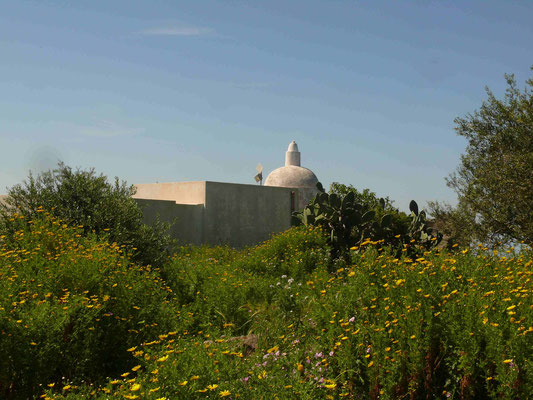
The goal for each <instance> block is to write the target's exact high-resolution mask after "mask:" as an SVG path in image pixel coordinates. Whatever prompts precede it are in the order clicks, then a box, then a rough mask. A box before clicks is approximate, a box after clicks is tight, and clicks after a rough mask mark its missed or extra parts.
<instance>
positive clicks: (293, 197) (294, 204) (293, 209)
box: [291, 191, 296, 213]
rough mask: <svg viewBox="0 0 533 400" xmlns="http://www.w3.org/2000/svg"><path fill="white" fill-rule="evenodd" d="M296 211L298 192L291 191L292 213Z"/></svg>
mask: <svg viewBox="0 0 533 400" xmlns="http://www.w3.org/2000/svg"><path fill="white" fill-rule="evenodd" d="M294 211H296V193H295V192H294V191H292V192H291V213H293V212H294Z"/></svg>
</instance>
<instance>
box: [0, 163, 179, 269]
mask: <svg viewBox="0 0 533 400" xmlns="http://www.w3.org/2000/svg"><path fill="white" fill-rule="evenodd" d="M134 193H135V188H134V187H133V186H128V185H126V183H125V182H119V180H118V178H115V182H114V184H111V183H109V182H108V181H107V178H106V177H105V176H104V175H97V174H96V173H95V171H94V169H90V170H88V171H84V170H80V169H77V170H72V168H70V167H68V166H66V165H64V164H63V163H59V164H58V167H57V168H56V169H55V170H53V171H47V172H44V173H42V174H40V175H38V176H37V177H34V176H33V175H32V174H31V173H30V175H29V177H28V180H27V181H25V182H24V183H23V184H18V185H15V186H13V187H12V188H11V189H10V190H9V193H8V197H7V199H6V200H5V202H6V203H7V205H3V206H2V207H1V208H0V211H1V214H2V215H3V216H4V218H3V221H2V222H3V224H4V230H5V229H8V230H9V215H10V214H11V213H12V212H13V211H16V212H17V213H19V214H22V215H24V216H25V217H26V218H27V219H28V220H31V219H32V218H34V217H35V216H36V215H37V214H38V212H39V211H41V210H43V209H44V210H46V211H48V212H50V213H51V214H52V215H54V216H55V217H57V218H59V219H61V220H63V221H64V222H65V223H67V224H69V225H73V226H78V225H81V226H82V229H83V233H84V234H85V235H86V234H88V233H95V234H96V235H98V236H101V237H102V236H105V237H106V238H108V240H109V241H110V243H113V242H116V243H118V244H119V245H120V246H122V247H123V248H124V249H125V250H126V251H127V252H128V254H130V256H131V258H132V260H134V261H135V262H137V263H139V264H142V265H148V264H151V265H160V264H161V263H164V262H166V261H167V260H168V256H169V254H170V250H169V246H170V245H171V244H172V241H171V239H170V236H169V235H168V229H169V226H168V225H165V224H156V225H155V226H148V225H146V224H144V223H143V222H142V218H143V215H142V211H141V210H140V208H139V207H138V205H137V203H136V202H135V200H134V199H133V198H132V197H131V196H132V195H133V194H134ZM6 225H7V226H6Z"/></svg>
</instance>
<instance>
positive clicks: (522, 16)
mask: <svg viewBox="0 0 533 400" xmlns="http://www.w3.org/2000/svg"><path fill="white" fill-rule="evenodd" d="M0 9H1V12H0V160H1V168H0V193H6V192H7V189H6V187H9V186H11V185H14V184H16V183H19V182H21V181H22V180H24V178H25V177H26V176H27V175H28V171H29V170H30V169H31V170H33V171H36V172H39V171H41V170H43V169H48V168H51V167H53V166H54V165H55V164H56V161H57V160H59V159H60V160H63V161H64V162H65V163H66V164H68V165H71V166H80V167H82V168H89V167H94V168H95V169H96V170H97V171H98V172H102V173H104V174H106V175H108V176H110V177H114V176H118V177H119V178H121V179H124V180H126V181H127V182H128V183H148V182H155V181H159V182H170V181H188V180H213V181H221V182H237V183H250V184H252V183H253V182H254V181H253V176H254V174H255V167H256V165H257V163H259V162H260V163H261V164H262V165H263V166H264V168H265V172H266V173H268V172H270V171H271V170H273V169H275V168H277V167H279V166H281V165H283V162H284V152H285V150H286V148H287V145H288V144H289V142H290V141H291V140H296V142H297V143H298V145H299V147H300V151H301V152H302V165H303V166H306V167H308V168H310V169H312V170H313V171H314V172H315V173H316V174H317V176H318V178H319V179H320V180H321V181H322V182H323V183H324V185H325V186H329V184H330V183H331V182H333V181H338V182H342V183H346V184H353V185H354V186H356V187H357V188H359V189H363V188H370V189H371V190H373V191H375V192H377V193H378V195H382V196H386V195H388V196H389V197H390V198H391V199H393V200H395V201H396V205H397V206H399V207H400V208H402V209H406V208H407V204H408V202H409V200H410V199H415V200H417V201H418V202H419V204H421V205H424V204H425V202H426V201H428V200H435V199H439V200H445V201H449V202H452V203H453V202H454V201H455V193H454V192H453V191H451V190H450V189H449V188H447V187H446V184H445V181H444V177H445V176H447V175H448V174H449V173H451V172H452V171H453V170H454V169H455V168H456V167H457V165H458V163H459V158H460V154H461V153H462V152H463V151H464V148H465V145H466V142H465V141H464V139H463V138H461V137H458V136H457V135H456V134H455V132H454V129H453V128H454V126H455V124H454V122H453V120H454V118H456V117H458V116H464V115H466V114H467V113H469V112H473V111H474V110H476V109H478V108H479V106H480V105H481V103H482V101H483V100H484V99H486V94H485V90H484V88H485V86H488V87H489V88H491V89H492V90H493V91H494V92H495V94H496V95H497V96H502V94H503V92H504V90H505V86H506V84H505V80H504V74H505V73H514V74H515V76H516V78H517V81H518V82H519V85H520V86H521V87H523V85H524V81H525V80H526V79H527V78H528V77H530V76H531V75H532V73H531V71H530V67H531V65H533V58H532V55H533V45H532V43H533V24H532V23H531V21H532V20H533V4H532V2H530V1H521V2H518V1H505V2H504V1H479V2H471V1H439V2H437V1H421V0H420V1H409V2H408V1H394V2H393V1H390V2H380V1H287V0H284V1H272V0H271V1H247V2H236V1H219V2H214V1H213V2H211V1H209V2H208V1H201V0H195V1H190V2H189V1H144V2H141V1H132V0H128V1H112V0H109V1H94V0H92V1H82V0H77V1H66V0H63V1H45V0H40V1H20V0H18V1H3V0H0Z"/></svg>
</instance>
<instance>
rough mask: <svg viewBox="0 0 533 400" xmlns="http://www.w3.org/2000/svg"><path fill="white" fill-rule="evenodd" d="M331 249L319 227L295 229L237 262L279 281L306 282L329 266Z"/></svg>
mask: <svg viewBox="0 0 533 400" xmlns="http://www.w3.org/2000/svg"><path fill="white" fill-rule="evenodd" d="M329 261H330V260H329V247H328V244H327V240H326V237H325V236H324V234H323V232H322V231H321V230H320V229H319V228H315V227H303V226H301V227H293V228H291V229H289V230H287V231H285V232H283V233H281V234H279V235H274V236H273V237H272V239H270V240H268V241H266V242H264V243H263V244H261V245H259V246H256V247H253V248H251V249H250V250H249V252H247V253H245V254H244V256H243V257H241V259H240V260H239V261H238V262H237V265H238V266H239V268H242V269H244V270H247V271H250V272H253V273H256V274H265V275H268V276H273V277H276V278H279V277H280V276H281V275H287V276H289V277H292V278H294V279H302V278H303V277H304V276H305V275H307V274H308V273H309V272H311V271H313V270H314V269H315V268H317V267H320V266H324V265H328V264H329Z"/></svg>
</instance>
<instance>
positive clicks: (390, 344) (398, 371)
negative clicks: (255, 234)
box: [48, 210, 533, 400]
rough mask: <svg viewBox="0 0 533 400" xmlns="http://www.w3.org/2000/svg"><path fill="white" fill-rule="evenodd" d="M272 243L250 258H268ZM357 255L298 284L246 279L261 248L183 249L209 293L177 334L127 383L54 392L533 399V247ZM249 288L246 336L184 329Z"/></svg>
mask: <svg viewBox="0 0 533 400" xmlns="http://www.w3.org/2000/svg"><path fill="white" fill-rule="evenodd" d="M415 211H416V210H415ZM291 234H294V233H291ZM282 236H283V235H282ZM284 240H287V241H290V240H288V239H284ZM268 246H269V244H268V243H265V244H264V247H263V248H262V249H255V250H257V251H263V252H266V253H268V252H269V251H268ZM363 248H364V249H365V250H364V251H360V252H353V253H352V255H353V258H352V263H351V266H349V267H344V268H339V269H338V270H337V271H335V272H334V273H327V272H326V270H325V268H324V267H318V268H315V269H313V270H311V271H309V272H307V273H305V274H304V275H302V279H301V280H298V279H294V280H292V281H291V278H290V277H288V276H287V277H284V278H282V277H277V278H275V279H273V278H274V276H273V275H270V273H269V274H264V273H253V272H252V273H251V272H250V270H246V269H245V266H246V265H245V264H242V263H241V261H242V260H240V259H239V258H240V256H244V255H250V256H252V257H253V253H254V250H250V249H249V250H245V251H243V252H242V253H241V252H234V251H230V252H228V251H227V249H223V248H217V249H207V248H202V249H196V250H195V249H188V250H185V251H186V252H184V253H183V254H180V255H179V257H178V260H176V263H177V265H179V267H180V268H182V269H183V270H182V275H185V276H187V275H188V274H189V273H192V274H197V273H198V272H197V270H198V263H200V266H201V268H200V269H201V271H202V272H200V273H201V274H205V276H204V282H206V284H203V285H202V286H201V287H198V289H199V291H200V294H199V295H198V296H197V298H196V299H195V300H194V301H193V302H191V303H190V304H188V305H186V306H181V307H179V308H178V309H177V310H176V312H177V313H179V314H180V315H181V316H182V321H181V322H180V324H181V325H179V326H176V327H175V328H174V330H173V331H170V332H168V333H167V334H165V335H160V336H159V337H158V338H157V339H156V340H153V341H150V342H144V343H139V345H138V346H137V347H136V348H135V349H133V350H132V351H131V352H130V353H132V354H133V355H134V357H135V358H136V360H137V361H136V362H135V363H134V365H136V366H135V367H133V368H131V366H125V367H124V369H123V372H124V375H123V376H115V377H111V378H109V379H108V383H107V384H103V385H99V386H94V385H89V384H87V385H81V386H80V387H78V388H74V387H73V386H72V385H70V384H69V383H68V382H64V383H63V384H62V385H61V386H59V385H56V386H55V387H54V388H52V389H49V390H48V397H49V399H65V398H66V399H83V398H87V397H93V398H95V399H99V400H100V399H101V400H103V399H109V398H115V397H120V398H126V399H148V400H156V399H162V398H166V399H175V398H179V399H191V400H192V399H198V398H211V399H215V398H217V399H219V398H224V397H227V398H237V396H238V397H239V398H240V399H261V398H264V399H270V398H279V399H296V398H297V399H319V398H330V397H329V396H331V397H333V398H363V399H366V398H369V399H372V398H380V399H404V398H409V399H416V400H418V399H420V400H421V399H427V398H453V399H461V398H462V399H478V398H479V399H508V400H511V399H522V398H524V399H525V398H528V397H530V394H531V393H532V390H533V384H532V382H533V381H532V380H531V378H532V376H533V363H532V360H533V358H532V357H533V327H532V326H531V321H532V320H533V309H532V308H531V301H530V296H531V292H532V290H533V286H532V282H533V281H532V279H531V277H532V276H531V275H532V273H531V265H533V259H532V257H533V253H532V252H531V250H526V249H523V250H522V251H521V252H515V251H513V250H508V252H509V253H507V254H505V256H504V257H503V256H500V257H498V256H496V255H493V253H478V254H470V252H469V251H467V250H464V251H463V252H459V253H456V254H454V255H451V254H450V253H447V252H446V251H443V252H439V253H433V252H427V253H426V254H424V255H423V257H419V258H418V259H416V260H415V259H412V258H408V257H403V258H396V257H395V256H394V255H393V254H391V253H390V251H389V250H390V249H387V248H383V247H376V246H373V245H371V244H366V245H364V246H363ZM271 250H272V253H270V254H281V253H284V252H281V251H279V250H280V249H278V250H274V249H271ZM201 254H204V255H205V258H204V259H203V260H202V256H201ZM189 257H190V261H191V262H190V263H187V262H186V261H187V259H188V258H189ZM264 262H265V263H268V261H267V260H265V261H264ZM294 262H296V259H294ZM253 270H256V271H257V269H256V267H254V268H253ZM264 270H265V271H267V270H268V268H265V269H264ZM250 273H251V274H252V275H249V274H250ZM250 276H251V277H253V279H251V280H249V281H248V277H250ZM276 281H277V282H280V284H279V285H277V282H276ZM207 282H209V283H207ZM273 282H276V283H273ZM271 284H273V285H274V287H270V285H271ZM228 287H230V288H231V290H228ZM244 287H247V289H243V288H244ZM249 289H251V290H252V291H253V290H254V289H255V291H256V292H259V293H261V294H260V295H255V296H252V297H249V298H248V300H246V299H245V297H242V298H241V301H247V303H246V307H247V308H249V310H250V312H249V313H248V320H249V323H248V325H247V331H246V332H242V331H241V330H240V329H239V327H238V326H236V324H234V323H233V321H230V320H228V321H226V323H225V324H223V323H222V321H221V320H216V319H214V317H212V316H211V318H212V325H211V326H209V324H207V323H206V324H205V325H204V326H199V327H192V326H191V325H190V324H188V321H190V320H193V319H195V318H201V316H197V315H196V313H200V314H201V313H203V312H205V311H206V310H205V309H202V308H197V309H195V308H193V306H194V307H199V306H200V305H201V304H204V303H205V304H208V305H209V307H215V306H217V307H222V308H224V307H225V308H226V309H229V306H228V305H226V304H224V303H226V302H227V303H228V304H233V305H237V304H238V303H234V298H233V297H232V298H228V296H229V294H230V292H231V291H235V292H240V291H244V290H249ZM269 292H274V295H273V296H272V298H271V299H270V300H269V299H267V297H265V294H268V293H269ZM284 292H285V293H284ZM291 296H292V297H291ZM226 299H227V300H226ZM291 299H295V300H293V301H292V303H291ZM291 311H292V312H291ZM206 322H207V321H206ZM241 334H242V335H243V336H237V335H241ZM244 335H246V336H244ZM126 373H127V375H125V374H126ZM65 387H66V389H65ZM91 393H92V394H91Z"/></svg>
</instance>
